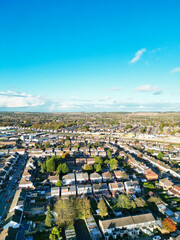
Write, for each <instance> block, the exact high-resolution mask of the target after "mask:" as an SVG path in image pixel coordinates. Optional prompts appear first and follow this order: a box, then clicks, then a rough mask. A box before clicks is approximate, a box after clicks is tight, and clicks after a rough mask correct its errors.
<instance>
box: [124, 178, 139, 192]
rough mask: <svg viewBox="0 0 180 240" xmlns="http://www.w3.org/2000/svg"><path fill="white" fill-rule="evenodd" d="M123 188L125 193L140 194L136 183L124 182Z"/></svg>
mask: <svg viewBox="0 0 180 240" xmlns="http://www.w3.org/2000/svg"><path fill="white" fill-rule="evenodd" d="M124 187H125V190H126V193H128V194H129V193H130V194H132V193H136V192H137V193H140V192H141V188H140V185H139V182H138V181H126V182H124Z"/></svg>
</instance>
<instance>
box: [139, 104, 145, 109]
mask: <svg viewBox="0 0 180 240" xmlns="http://www.w3.org/2000/svg"><path fill="white" fill-rule="evenodd" d="M137 108H139V109H144V108H147V107H145V106H143V105H140V106H138V107H137Z"/></svg>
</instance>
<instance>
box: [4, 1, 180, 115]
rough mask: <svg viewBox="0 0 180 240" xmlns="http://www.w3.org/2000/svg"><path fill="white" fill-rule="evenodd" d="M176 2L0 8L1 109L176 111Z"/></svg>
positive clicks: (179, 97) (179, 49)
mask: <svg viewBox="0 0 180 240" xmlns="http://www.w3.org/2000/svg"><path fill="white" fill-rule="evenodd" d="M179 12H180V1H179V0H147V1H144V0H141V1H140V0H136V1H134V0H131V1H130V0H126V1H122V0H117V1H114V0H112V1H106V0H98V1H97V0H96V1H94V0H91V1H88V0H87V1H84V0H82V1H80V0H76V1H72V0H68V1H65V0H64V1H62V0H53V1H46V0H41V1H37V0H31V1H19V0H17V1H9V0H6V1H1V2H0V110H1V111H43V112H61V111H62V112H64V111H67V112H70V111H73V112H74V111H77V112H79V111H93V112H99V111H180V27H179V26H180V14H179Z"/></svg>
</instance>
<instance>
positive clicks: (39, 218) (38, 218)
mask: <svg viewBox="0 0 180 240" xmlns="http://www.w3.org/2000/svg"><path fill="white" fill-rule="evenodd" d="M45 218H46V216H45V215H38V216H27V217H26V220H29V221H33V222H44V221H45Z"/></svg>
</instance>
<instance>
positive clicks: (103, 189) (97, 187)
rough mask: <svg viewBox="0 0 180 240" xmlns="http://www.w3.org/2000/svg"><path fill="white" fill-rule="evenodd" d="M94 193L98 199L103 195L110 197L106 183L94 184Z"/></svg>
mask: <svg viewBox="0 0 180 240" xmlns="http://www.w3.org/2000/svg"><path fill="white" fill-rule="evenodd" d="M92 189H93V193H94V195H95V196H96V197H100V196H102V195H104V196H107V197H110V196H111V195H110V193H109V191H108V187H107V184H106V183H94V184H93V185H92Z"/></svg>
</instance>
